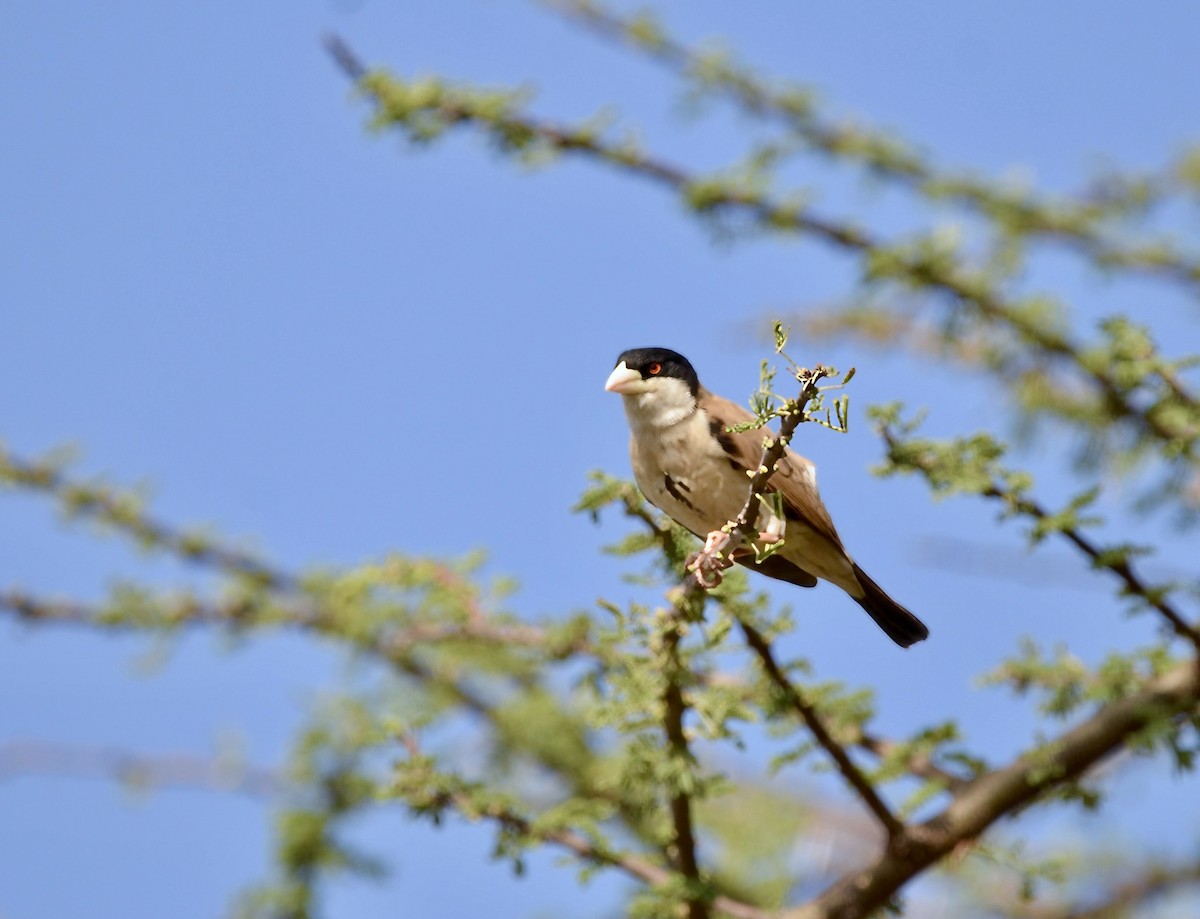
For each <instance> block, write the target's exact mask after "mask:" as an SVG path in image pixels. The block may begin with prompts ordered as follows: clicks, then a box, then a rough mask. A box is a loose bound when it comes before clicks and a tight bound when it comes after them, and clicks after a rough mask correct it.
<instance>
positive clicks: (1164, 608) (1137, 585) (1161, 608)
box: [880, 424, 1200, 649]
mask: <svg viewBox="0 0 1200 919" xmlns="http://www.w3.org/2000/svg"><path fill="white" fill-rule="evenodd" d="M880 433H881V435H882V436H883V439H884V442H885V443H886V444H887V447H888V450H889V452H890V453H892V454H893V455H895V454H896V452H897V451H898V450H899V448H900V447H901V443H900V440H899V439H898V438H897V437H896V434H895V432H894V431H893V430H892V429H891V428H890V427H889V426H888V425H886V424H885V425H883V426H882V427H881V428H880ZM906 462H908V463H910V464H911V465H912V466H913V467H915V468H916V469H918V470H919V471H920V472H921V473H923V474H926V475H928V474H929V473H930V472H932V471H933V467H932V465H931V464H930V463H929V462H927V461H925V460H924V459H922V458H921V457H919V456H918V457H910V458H908V459H907V460H906ZM977 493H978V494H981V495H983V496H984V497H987V498H992V499H995V500H997V501H1001V502H1003V503H1004V505H1005V506H1006V507H1007V508H1008V509H1009V510H1010V511H1013V512H1015V513H1019V514H1023V515H1025V516H1026V517H1029V518H1031V519H1033V520H1036V521H1039V522H1043V521H1047V520H1049V519H1050V518H1051V517H1052V516H1053V515H1051V514H1050V512H1049V511H1047V510H1046V509H1045V508H1044V507H1042V506H1041V505H1040V504H1038V503H1037V502H1036V501H1034V500H1032V499H1030V498H1026V497H1023V496H1022V495H1020V494H1018V493H1017V492H1015V491H1014V490H1012V489H1010V488H1005V487H1003V486H1002V485H1000V484H998V483H996V482H992V483H991V484H990V485H987V486H985V487H984V488H981V489H979V490H978V492H977ZM1054 531H1055V532H1057V533H1060V534H1061V535H1062V537H1063V538H1064V539H1066V540H1067V541H1068V542H1070V543H1071V544H1072V545H1074V546H1075V547H1076V548H1077V549H1079V551H1080V552H1082V553H1083V554H1084V555H1085V556H1087V558H1088V559H1089V560H1090V561H1091V562H1092V565H1093V567H1095V568H1103V569H1105V570H1107V571H1110V572H1112V573H1113V574H1115V575H1116V576H1117V577H1118V578H1120V580H1121V582H1122V583H1123V584H1124V585H1125V590H1126V591H1127V592H1128V593H1129V594H1130V595H1132V596H1136V597H1139V598H1141V599H1142V600H1143V601H1144V602H1145V603H1146V605H1147V606H1149V607H1151V608H1152V609H1154V610H1156V611H1157V612H1158V613H1159V614H1160V615H1161V616H1162V617H1163V618H1164V619H1166V620H1167V622H1169V623H1170V624H1171V627H1172V629H1174V631H1175V633H1176V634H1177V635H1179V636H1180V637H1181V638H1184V639H1186V640H1187V641H1189V642H1191V643H1192V645H1193V646H1194V647H1196V648H1197V649H1200V630H1198V629H1197V628H1196V627H1195V626H1193V625H1191V624H1190V623H1189V622H1188V621H1187V619H1186V618H1185V617H1184V615H1183V614H1182V613H1181V612H1179V610H1177V609H1176V608H1175V607H1174V606H1173V605H1172V604H1171V603H1170V602H1169V601H1168V600H1167V598H1166V596H1165V595H1164V593H1163V591H1161V590H1159V589H1155V588H1153V587H1151V586H1150V585H1149V584H1147V583H1146V582H1145V581H1144V580H1142V578H1141V576H1140V575H1139V574H1138V573H1137V572H1136V571H1135V570H1134V567H1133V564H1132V563H1131V562H1130V561H1129V559H1128V558H1127V557H1126V556H1125V555H1124V554H1114V553H1110V552H1105V551H1104V550H1103V549H1102V548H1100V547H1099V546H1097V545H1096V544H1095V543H1094V542H1092V541H1091V540H1090V539H1088V538H1087V537H1086V536H1084V535H1083V533H1082V532H1081V531H1080V530H1079V528H1078V527H1073V526H1055V527H1054Z"/></svg>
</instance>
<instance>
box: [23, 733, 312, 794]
mask: <svg viewBox="0 0 1200 919" xmlns="http://www.w3.org/2000/svg"><path fill="white" fill-rule="evenodd" d="M46 775H55V776H70V777H76V778H96V777H99V778H106V779H115V780H117V781H118V782H120V783H121V784H125V785H130V786H133V787H136V788H139V789H143V788H145V789H150V788H203V789H208V790H210V791H220V792H237V793H239V794H245V795H249V796H251V797H255V798H263V797H274V796H276V795H278V794H280V793H281V792H283V791H284V790H285V789H286V788H287V787H288V783H287V782H285V781H284V780H283V779H282V778H281V777H280V775H279V773H277V772H276V771H275V770H272V769H264V768H261V767H255V766H250V765H247V764H245V763H241V762H237V761H234V760H232V759H229V758H224V757H221V756H196V755H192V754H181V753H171V754H149V755H148V754H136V753H129V752H127V751H123V750H114V749H109V748H104V747H83V746H68V745H65V744H52V743H44V742H40V741H32V740H10V741H5V742H3V743H0V782H4V781H8V780H12V779H15V778H20V777H23V776H46Z"/></svg>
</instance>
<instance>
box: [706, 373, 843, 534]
mask: <svg viewBox="0 0 1200 919" xmlns="http://www.w3.org/2000/svg"><path fill="white" fill-rule="evenodd" d="M697 403H698V405H699V407H700V408H701V409H703V410H704V412H705V414H707V415H708V418H709V424H710V425H711V427H712V432H713V436H714V437H716V438H717V440H718V441H719V442H720V444H721V447H722V449H723V450H724V451H725V454H726V456H728V457H729V459H730V461H731V462H734V463H737V464H738V465H740V466H741V467H742V468H743V469H746V470H750V469H757V468H758V465H759V461H760V460H761V459H762V449H763V440H764V438H765V437H766V436H767V433H766V432H765V431H764V430H763V429H762V428H759V429H757V430H751V431H742V432H741V433H736V434H735V433H731V432H729V431H726V428H729V427H732V426H734V425H737V424H742V423H744V422H747V421H752V420H754V416H753V415H751V414H750V412H749V411H747V410H746V409H744V408H742V407H741V406H740V405H738V404H737V403H735V402H730V401H729V400H728V399H722V398H721V397H720V396H717V395H714V394H713V393H711V392H709V391H708V390H706V389H703V388H701V390H700V393H699V398H698V399H697ZM749 481H750V480H749V477H747V479H746V482H747V485H749ZM767 484H768V485H770V486H771V488H773V489H775V490H777V491H779V492H780V493H781V494H782V495H783V501H784V507H785V510H786V511H787V512H788V516H795V517H796V518H797V519H799V520H800V521H801V522H803V523H805V524H807V525H808V526H809V527H811V528H812V529H813V530H814V531H815V532H816V533H818V534H819V535H821V536H823V537H824V538H825V539H828V540H829V541H830V542H831V543H833V544H834V545H835V546H837V547H838V549H841V550H842V551H843V552H844V551H845V547H843V546H842V540H841V538H840V537H839V536H838V533H837V530H836V529H835V528H834V526H833V521H832V520H831V519H830V518H829V511H827V510H826V509H825V505H824V504H823V503H822V502H821V496H820V494H819V493H818V492H817V477H816V469H815V468H814V467H813V464H812V463H810V462H809V461H808V460H806V459H805V458H804V457H803V456H801V455H800V454H798V453H793V452H792V451H791V450H788V451H787V452H786V453H785V454H784V455H783V456H782V457H781V458H780V460H779V462H778V463H776V464H775V471H774V473H773V474H772V475H771V478H770V479H768V480H767Z"/></svg>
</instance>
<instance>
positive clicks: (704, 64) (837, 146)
mask: <svg viewBox="0 0 1200 919" xmlns="http://www.w3.org/2000/svg"><path fill="white" fill-rule="evenodd" d="M540 2H541V3H542V4H543V5H544V6H547V7H549V8H550V9H553V10H555V11H557V12H559V13H560V14H562V15H563V16H565V17H566V18H568V19H570V20H572V21H574V22H576V23H579V24H580V25H582V26H583V27H584V28H586V29H588V30H590V31H591V32H593V33H594V34H596V35H598V36H600V37H602V38H605V39H608V40H611V41H615V42H617V43H620V44H622V45H625V46H627V47H632V48H634V49H636V50H638V51H640V52H642V53H644V54H646V55H647V56H648V57H650V58H651V59H653V60H656V61H658V62H659V63H661V64H664V65H665V66H666V67H668V68H670V69H671V70H673V71H675V72H676V73H678V74H680V75H681V76H683V77H685V78H687V79H689V80H692V81H694V82H696V83H698V84H699V85H701V86H702V87H704V88H712V89H716V90H718V91H720V92H723V93H725V94H726V95H727V96H729V97H730V98H732V99H733V100H734V101H735V102H737V103H738V105H739V106H740V108H741V109H742V110H744V111H747V112H751V113H754V114H756V115H766V116H768V117H770V118H773V119H775V120H776V121H778V122H779V123H781V124H783V125H784V126H785V127H786V128H787V129H788V130H789V131H791V132H794V134H795V135H796V136H798V137H801V138H803V140H804V141H805V143H806V144H807V145H809V146H810V147H811V148H813V149H815V150H818V151H821V152H822V153H825V154H828V155H830V156H832V157H837V158H839V159H844V160H851V161H853V160H857V161H859V162H861V163H862V164H863V165H864V166H865V167H866V168H867V169H869V170H870V171H871V173H872V174H873V175H878V176H884V177H886V178H888V179H890V180H892V181H894V182H897V183H899V184H901V185H904V186H907V187H909V188H912V189H914V190H916V191H917V192H919V193H921V194H923V195H926V196H928V197H929V198H932V199H935V200H952V201H954V202H956V203H958V204H960V205H963V206H965V207H967V208H970V209H971V210H973V211H975V212H976V213H980V214H982V215H984V216H986V217H988V218H990V219H993V220H1002V221H1004V222H1005V223H1006V224H1008V225H1011V226H1013V227H1015V228H1017V229H1018V230H1019V231H1021V232H1024V233H1029V234H1037V235H1041V236H1044V237H1046V238H1050V239H1057V240H1061V241H1063V242H1065V243H1067V244H1069V245H1073V246H1075V247H1076V248H1077V249H1078V250H1079V251H1080V252H1082V253H1083V254H1084V255H1085V256H1087V257H1088V258H1090V259H1091V260H1092V261H1093V262H1094V263H1096V264H1097V265H1099V266H1103V267H1111V266H1120V267H1123V268H1129V269H1133V270H1135V271H1140V272H1144V273H1147V274H1150V275H1161V276H1163V277H1166V278H1170V279H1173V280H1175V281H1179V282H1182V283H1184V284H1187V285H1189V286H1192V285H1200V259H1197V258H1196V257H1195V256H1189V255H1185V254H1183V253H1178V252H1174V251H1171V250H1169V249H1164V247H1163V245H1162V244H1161V243H1157V242H1151V243H1142V244H1139V243H1132V244H1130V243H1126V242H1123V241H1121V240H1116V239H1112V238H1109V236H1107V235H1106V234H1105V232H1104V230H1103V229H1102V228H1101V227H1100V226H1099V225H1098V224H1099V223H1100V222H1101V221H1102V220H1103V219H1104V218H1105V217H1107V216H1110V214H1112V213H1114V212H1115V213H1117V214H1119V213H1121V212H1122V211H1123V207H1122V204H1123V201H1122V199H1117V201H1116V202H1108V201H1106V196H1105V195H1104V194H1103V190H1102V189H1089V190H1087V191H1086V192H1085V193H1084V194H1082V195H1079V196H1077V197H1075V198H1061V199H1045V198H1040V197H1037V196H1035V195H1034V194H1033V193H1031V192H1027V191H1024V190H1017V191H1006V190H1004V189H997V188H996V186H995V185H994V184H993V183H989V182H986V181H983V180H980V179H977V178H975V177H973V176H970V175H967V174H965V173H947V172H944V171H941V170H938V169H936V168H935V167H934V166H933V165H932V164H931V163H930V162H928V161H927V160H925V159H923V158H922V157H921V155H920V154H919V153H918V152H917V151H916V150H915V149H914V148H912V147H911V146H908V145H905V144H904V143H902V142H900V141H898V140H897V139H895V138H894V137H892V136H891V135H890V134H885V133H883V132H880V131H877V130H872V129H870V128H868V127H864V126H862V125H859V124H852V123H845V124H837V123H835V122H833V121H831V120H829V119H828V118H826V117H823V116H822V115H821V114H820V113H819V112H818V110H817V106H816V105H815V104H814V102H813V101H812V98H811V96H810V94H809V93H807V92H805V91H804V90H802V89H798V88H791V87H789V88H783V89H777V88H775V87H774V86H772V85H771V83H770V82H768V81H765V80H763V79H761V78H759V77H757V76H756V75H755V74H753V73H752V72H750V71H748V70H746V69H745V68H743V67H740V66H738V65H737V64H736V63H734V62H732V61H729V60H727V59H725V58H723V57H721V56H718V55H713V54H706V53H704V52H702V51H699V50H697V49H695V48H691V47H688V46H687V45H685V44H683V43H682V42H680V41H678V40H676V39H674V38H672V37H671V36H670V35H669V34H668V33H667V32H666V31H665V30H664V29H663V28H662V27H661V26H660V25H659V24H658V23H657V22H655V21H653V20H652V19H650V18H648V17H647V16H646V15H644V14H639V15H637V16H634V17H625V16H622V15H621V14H619V13H616V12H614V11H613V10H611V9H608V8H606V7H605V6H603V5H602V4H600V3H596V2H594V0H540ZM1158 184H1159V185H1166V184H1167V183H1166V181H1165V180H1163V179H1161V178H1160V180H1159V182H1158ZM1137 191H1138V197H1139V198H1140V199H1142V200H1146V199H1150V198H1153V197H1155V196H1156V195H1162V194H1163V193H1164V191H1165V189H1161V188H1156V187H1155V185H1154V183H1152V182H1150V181H1148V180H1143V181H1142V182H1140V183H1139V184H1138V189H1137ZM1114 204H1115V206H1113V205H1114Z"/></svg>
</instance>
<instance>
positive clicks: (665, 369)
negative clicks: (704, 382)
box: [613, 348, 700, 398]
mask: <svg viewBox="0 0 1200 919" xmlns="http://www.w3.org/2000/svg"><path fill="white" fill-rule="evenodd" d="M621 361H624V362H625V366H626V367H628V368H629V369H630V370H636V371H637V372H638V373H640V374H641V375H642V379H643V380H649V379H653V378H655V377H673V378H674V379H676V380H683V382H685V383H687V386H688V389H690V390H691V392H692V396H693V398H694V397H695V396H696V395H697V394H698V393H699V391H700V378H699V377H698V376H696V368H694V367H693V366H692V364H691V362H690V361H689V360H688V359H687V358H686V357H684V356H683V355H682V354H680V353H679V352H678V351H672V350H671V349H670V348H630V349H629V350H628V351H622V352H621V353H620V355H619V356H618V357H617V360H616V363H615V364H614V365H613V366H614V367H615V366H616V364H619V363H621ZM655 367H657V368H658V370H657V372H652V370H653V369H654V368H655Z"/></svg>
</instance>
